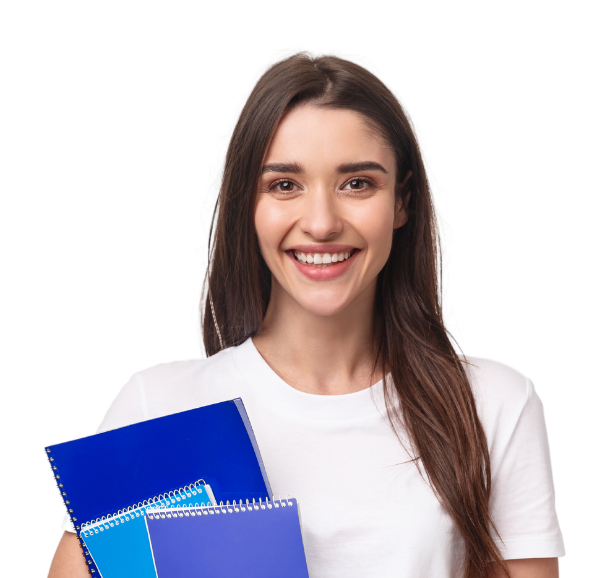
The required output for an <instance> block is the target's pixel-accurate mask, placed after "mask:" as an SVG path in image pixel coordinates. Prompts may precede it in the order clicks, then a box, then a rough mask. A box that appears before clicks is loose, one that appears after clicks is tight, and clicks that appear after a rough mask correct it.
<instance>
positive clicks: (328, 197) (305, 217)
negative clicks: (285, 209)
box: [298, 187, 344, 241]
mask: <svg viewBox="0 0 600 578" xmlns="http://www.w3.org/2000/svg"><path fill="white" fill-rule="evenodd" d="M298 224H299V226H300V229H301V230H302V232H303V233H306V234H307V235H310V236H311V237H313V238H314V239H316V240H318V241H320V240H326V239H329V238H330V237H332V236H334V235H336V234H339V233H341V232H342V229H343V228H344V222H343V220H342V218H341V216H340V215H339V211H338V207H337V203H336V197H335V194H334V193H333V192H332V191H329V190H327V189H326V188H325V187H319V188H317V189H314V190H312V191H311V192H310V193H309V194H308V195H307V196H306V200H305V202H304V203H303V207H302V216H301V217H300V220H299V223H298Z"/></svg>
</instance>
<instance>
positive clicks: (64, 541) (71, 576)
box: [48, 532, 90, 578]
mask: <svg viewBox="0 0 600 578" xmlns="http://www.w3.org/2000/svg"><path fill="white" fill-rule="evenodd" d="M89 576H90V573H89V571H88V567H87V565H86V563H85V558H84V557H83V554H82V553H81V546H80V545H79V540H78V538H77V535H76V534H74V533H73V532H65V533H64V534H63V537H62V538H61V540H60V542H59V544H58V548H57V549H56V553H55V554H54V559H53V560H52V564H51V566H50V573H49V574H48V578H89Z"/></svg>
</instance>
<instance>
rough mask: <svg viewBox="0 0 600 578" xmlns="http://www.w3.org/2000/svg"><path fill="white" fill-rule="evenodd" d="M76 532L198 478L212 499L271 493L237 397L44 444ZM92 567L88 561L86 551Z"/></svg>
mask: <svg viewBox="0 0 600 578" xmlns="http://www.w3.org/2000/svg"><path fill="white" fill-rule="evenodd" d="M46 452H47V454H48V459H49V460H50V464H51V466H52V469H53V474H54V477H55V479H56V483H57V485H58V487H59V489H60V492H61V494H62V497H63V500H64V502H65V504H66V506H67V509H68V511H69V513H70V515H71V520H72V521H73V524H74V525H75V528H76V530H77V531H78V533H79V529H80V527H81V524H82V523H84V522H91V521H93V520H96V519H98V518H101V517H102V516H107V515H109V514H112V513H114V512H116V511H118V510H122V509H125V508H128V507H131V506H133V505H135V504H137V503H139V502H142V501H143V500H145V499H147V498H148V497H149V496H156V495H158V494H161V493H164V492H166V491H168V490H175V489H177V488H180V487H183V486H185V485H186V484H188V483H189V482H190V480H198V479H204V480H205V481H206V483H208V484H209V485H210V486H211V488H212V490H213V492H214V495H215V496H216V498H217V500H219V501H220V500H223V501H233V500H240V499H246V498H255V499H257V500H258V499H259V498H262V499H265V498H267V497H269V498H271V499H272V492H271V488H270V486H269V482H268V479H267V475H266V471H265V468H264V466H263V463H262V459H261V457H260V452H259V449H258V445H257V443H256V439H255V437H254V433H253V432H252V427H251V425H250V421H249V419H248V415H247V413H246V410H245V408H244V404H243V403H242V400H241V399H235V400H232V401H225V402H222V403H217V404H214V405H209V406H205V407H200V408H197V409H192V410H189V411H184V412H181V413H176V414H172V415H168V416H164V417H160V418H157V419H152V420H148V421H143V422H140V423H136V424H133V425H130V426H126V427H123V428H119V429H116V430H112V431H108V432H103V433H100V434H96V435H93V436H89V437H86V438H82V439H78V440H74V441H70V442H66V443H62V444H57V445H54V446H49V447H47V448H46ZM87 561H88V565H90V569H91V570H94V571H95V568H93V562H92V560H91V558H89V556H88V557H87Z"/></svg>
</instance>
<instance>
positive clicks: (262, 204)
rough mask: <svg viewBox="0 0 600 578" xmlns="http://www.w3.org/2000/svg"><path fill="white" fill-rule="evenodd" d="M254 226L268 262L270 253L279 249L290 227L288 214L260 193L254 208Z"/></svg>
mask: <svg viewBox="0 0 600 578" xmlns="http://www.w3.org/2000/svg"><path fill="white" fill-rule="evenodd" d="M254 227H255V229H256V235H257V237H258V244H259V246H260V250H261V252H262V254H263V257H264V258H265V260H266V261H267V263H268V260H269V254H272V253H273V252H277V251H278V250H279V245H280V244H281V241H282V240H283V237H284V236H285V232H286V230H287V228H288V223H287V219H286V216H285V214H284V213H283V212H282V211H281V209H280V208H278V207H276V206H274V205H273V204H272V203H269V199H266V198H264V197H261V196H260V194H259V197H258V200H257V203H256V207H255V209H254Z"/></svg>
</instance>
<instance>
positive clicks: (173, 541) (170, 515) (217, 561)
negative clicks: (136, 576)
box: [145, 499, 308, 578]
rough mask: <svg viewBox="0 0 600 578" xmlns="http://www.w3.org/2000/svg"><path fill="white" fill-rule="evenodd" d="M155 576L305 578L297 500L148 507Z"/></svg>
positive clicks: (170, 577)
mask: <svg viewBox="0 0 600 578" xmlns="http://www.w3.org/2000/svg"><path fill="white" fill-rule="evenodd" d="M145 521H146V526H147V527H148V533H149V535H150V543H151V545H152V555H153V557H154V565H155V568H156V573H157V575H158V578H183V577H185V578H242V577H243V578H308V568H307V565H306V557H305V555H304V546H303V543H302V533H301V530H300V517H299V512H298V504H297V502H296V500H293V499H287V500H279V501H274V502H262V503H258V504H257V503H255V504H250V505H249V506H248V505H246V504H244V505H240V504H237V505H236V504H234V505H226V506H223V505H221V506H217V507H213V508H175V509H173V510H163V511H161V510H160V509H154V508H148V510H147V513H146V517H145Z"/></svg>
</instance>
